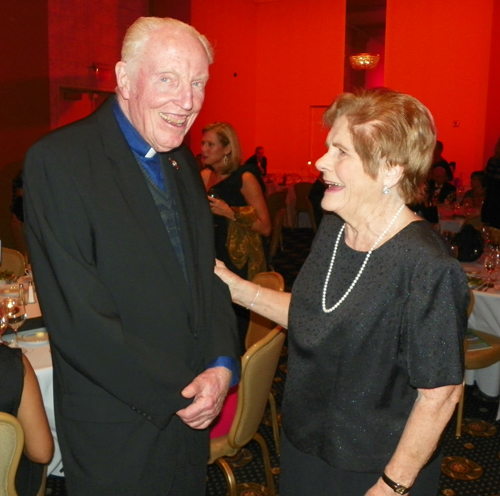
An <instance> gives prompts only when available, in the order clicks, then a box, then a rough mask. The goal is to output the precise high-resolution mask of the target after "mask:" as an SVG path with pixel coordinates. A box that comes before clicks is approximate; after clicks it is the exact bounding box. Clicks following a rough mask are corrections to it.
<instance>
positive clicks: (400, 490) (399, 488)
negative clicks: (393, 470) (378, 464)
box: [382, 473, 411, 494]
mask: <svg viewBox="0 0 500 496" xmlns="http://www.w3.org/2000/svg"><path fill="white" fill-rule="evenodd" d="M382 480H383V481H384V482H385V483H386V484H387V485H388V486H389V487H390V488H391V489H392V490H393V491H394V492H395V493H396V494H408V493H409V492H410V489H411V487H406V486H403V485H401V484H398V483H397V482H394V481H393V480H391V479H389V477H387V475H385V474H384V473H382Z"/></svg>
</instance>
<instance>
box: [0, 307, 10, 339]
mask: <svg viewBox="0 0 500 496" xmlns="http://www.w3.org/2000/svg"><path fill="white" fill-rule="evenodd" d="M7 327H9V322H8V320H7V313H6V312H5V311H4V309H3V306H0V345H2V344H5V343H4V342H3V339H2V335H3V333H4V332H5V331H6V330H7Z"/></svg>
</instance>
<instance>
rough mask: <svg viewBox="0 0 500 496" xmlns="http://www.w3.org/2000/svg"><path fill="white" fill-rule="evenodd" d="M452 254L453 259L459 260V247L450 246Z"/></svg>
mask: <svg viewBox="0 0 500 496" xmlns="http://www.w3.org/2000/svg"><path fill="white" fill-rule="evenodd" d="M450 254H451V256H452V257H453V258H458V246H457V245H451V246H450Z"/></svg>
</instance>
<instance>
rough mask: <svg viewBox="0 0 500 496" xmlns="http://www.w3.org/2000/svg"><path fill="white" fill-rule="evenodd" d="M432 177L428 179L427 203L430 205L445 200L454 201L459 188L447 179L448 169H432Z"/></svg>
mask: <svg viewBox="0 0 500 496" xmlns="http://www.w3.org/2000/svg"><path fill="white" fill-rule="evenodd" d="M431 178H432V179H430V180H429V181H428V183H427V184H428V189H427V203H428V205H438V204H440V203H444V202H445V200H448V201H454V200H455V197H456V192H457V189H456V188H455V186H453V184H451V183H449V182H448V181H447V175H446V169H445V168H444V167H436V168H435V169H433V170H432V171H431Z"/></svg>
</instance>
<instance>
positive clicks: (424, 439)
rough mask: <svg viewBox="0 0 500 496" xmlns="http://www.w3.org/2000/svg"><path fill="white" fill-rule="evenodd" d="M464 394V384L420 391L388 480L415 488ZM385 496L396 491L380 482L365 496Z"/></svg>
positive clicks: (393, 457) (391, 461) (389, 467)
mask: <svg viewBox="0 0 500 496" xmlns="http://www.w3.org/2000/svg"><path fill="white" fill-rule="evenodd" d="M461 394H462V385H461V384H460V385H458V386H443V387H438V388H434V389H419V390H418V396H417V399H416V401H415V404H414V405H413V409H412V411H411V413H410V416H409V418H408V421H407V422H406V426H405V429H404V431H403V434H402V436H401V439H400V441H399V443H398V446H397V448H396V451H395V452H394V455H393V456H392V458H391V460H390V461H389V463H388V464H387V466H386V468H385V474H386V475H387V477H389V478H390V479H391V480H393V481H394V482H397V483H398V484H402V485H403V486H406V487H410V486H412V485H413V483H414V481H415V479H416V478H417V476H418V473H419V472H420V470H421V469H422V467H423V466H424V465H425V464H426V463H427V461H428V460H429V458H430V457H431V456H432V454H433V452H434V450H435V449H436V446H437V445H438V443H439V440H440V438H441V435H442V433H443V431H444V429H445V427H446V425H447V423H448V421H449V420H450V418H451V416H452V415H453V412H454V411H455V406H456V404H457V403H458V401H459V399H460V395H461ZM410 494H411V492H410ZM386 495H387V496H392V495H394V491H393V490H392V489H391V488H390V487H389V486H388V485H387V484H386V483H385V482H384V481H383V480H382V479H379V480H378V481H377V483H376V484H375V485H374V486H373V487H372V488H371V489H370V490H369V491H368V492H367V493H366V495H365V496H386Z"/></svg>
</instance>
